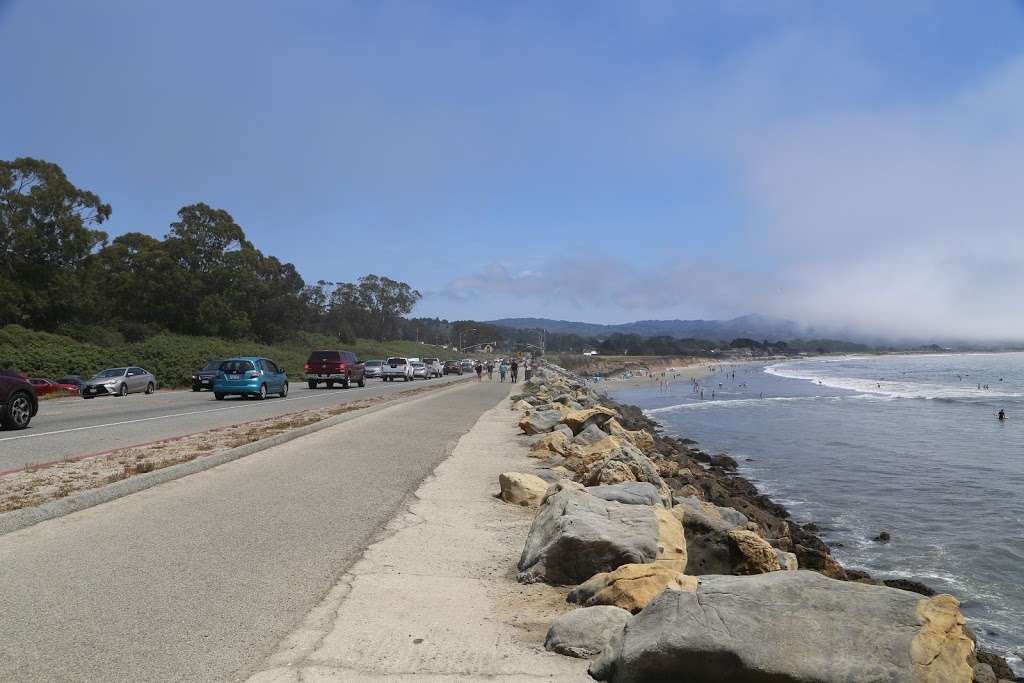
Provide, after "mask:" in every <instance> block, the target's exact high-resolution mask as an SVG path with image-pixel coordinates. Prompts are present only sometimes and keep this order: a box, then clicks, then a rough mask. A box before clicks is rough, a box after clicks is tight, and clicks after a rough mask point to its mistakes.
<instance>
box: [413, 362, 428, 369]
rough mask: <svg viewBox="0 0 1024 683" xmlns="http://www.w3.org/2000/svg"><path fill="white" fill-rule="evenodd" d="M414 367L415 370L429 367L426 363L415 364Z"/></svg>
mask: <svg viewBox="0 0 1024 683" xmlns="http://www.w3.org/2000/svg"><path fill="white" fill-rule="evenodd" d="M412 366H413V367H414V368H425V367H427V366H426V365H425V364H424V363H419V362H417V363H413V364H412Z"/></svg>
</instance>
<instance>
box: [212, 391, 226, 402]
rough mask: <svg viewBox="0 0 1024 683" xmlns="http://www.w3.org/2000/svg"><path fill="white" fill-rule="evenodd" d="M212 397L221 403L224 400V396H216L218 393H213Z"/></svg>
mask: <svg viewBox="0 0 1024 683" xmlns="http://www.w3.org/2000/svg"><path fill="white" fill-rule="evenodd" d="M213 397H214V398H215V399H217V400H218V401H223V400H224V394H218V393H214V394H213Z"/></svg>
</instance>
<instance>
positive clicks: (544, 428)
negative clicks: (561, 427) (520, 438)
mask: <svg viewBox="0 0 1024 683" xmlns="http://www.w3.org/2000/svg"><path fill="white" fill-rule="evenodd" d="M561 421H562V413H560V412H558V411H557V410H538V411H536V412H533V413H530V414H529V415H527V416H526V417H524V418H523V419H522V420H520V421H519V428H520V429H522V430H523V432H525V433H526V434H543V433H545V432H550V431H551V430H552V429H554V428H555V425H557V424H558V423H559V422H561Z"/></svg>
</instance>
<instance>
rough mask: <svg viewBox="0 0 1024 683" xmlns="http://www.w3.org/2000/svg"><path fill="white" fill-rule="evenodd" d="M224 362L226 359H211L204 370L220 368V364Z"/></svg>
mask: <svg viewBox="0 0 1024 683" xmlns="http://www.w3.org/2000/svg"><path fill="white" fill-rule="evenodd" d="M223 362H224V361H219V360H211V361H210V362H209V363H207V364H206V365H204V366H203V370H206V371H213V370H220V364H221V363H223Z"/></svg>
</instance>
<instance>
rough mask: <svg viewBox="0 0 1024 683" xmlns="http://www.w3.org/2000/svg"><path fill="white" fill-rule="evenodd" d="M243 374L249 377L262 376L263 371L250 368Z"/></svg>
mask: <svg viewBox="0 0 1024 683" xmlns="http://www.w3.org/2000/svg"><path fill="white" fill-rule="evenodd" d="M245 374H246V375H248V376H249V377H262V376H263V371H262V370H250V371H249V372H247V373H245Z"/></svg>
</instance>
